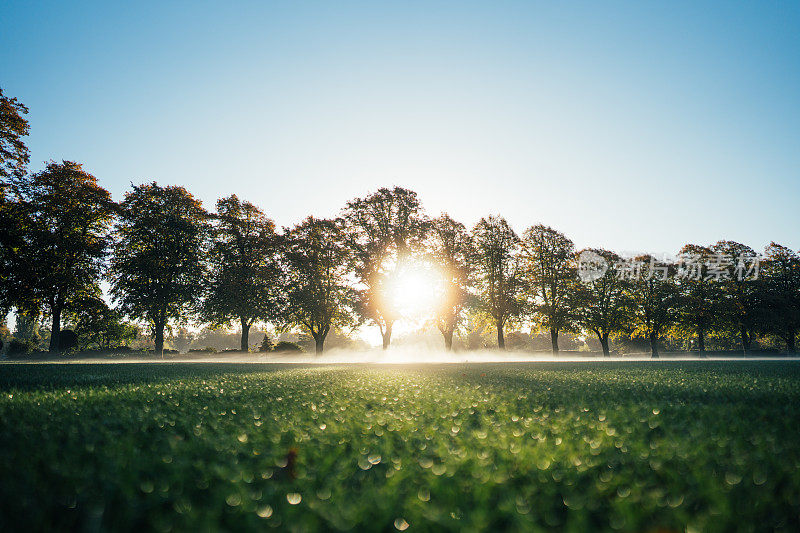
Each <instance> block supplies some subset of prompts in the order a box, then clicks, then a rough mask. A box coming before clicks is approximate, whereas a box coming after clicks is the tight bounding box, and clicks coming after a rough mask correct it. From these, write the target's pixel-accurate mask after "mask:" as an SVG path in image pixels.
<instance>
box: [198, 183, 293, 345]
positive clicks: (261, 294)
mask: <svg viewBox="0 0 800 533" xmlns="http://www.w3.org/2000/svg"><path fill="white" fill-rule="evenodd" d="M214 219H215V223H214V226H213V229H212V233H211V234H212V237H213V238H212V244H211V248H210V253H209V266H210V269H209V276H208V280H207V283H206V295H205V299H204V302H203V306H202V313H201V314H202V316H203V318H205V319H206V320H208V321H209V322H211V323H212V324H214V325H215V326H228V325H230V323H231V322H232V321H234V320H236V321H237V322H238V323H239V325H240V326H241V328H242V336H241V345H240V346H241V350H242V351H243V352H246V351H248V350H249V336H250V328H251V326H252V325H253V323H255V322H256V321H259V320H264V321H266V320H271V319H274V318H277V317H278V316H279V314H280V308H281V286H280V282H281V272H280V267H279V263H278V255H279V253H280V239H279V238H278V236H277V235H276V234H275V223H274V222H272V220H270V219H269V218H267V217H266V216H265V215H264V213H263V212H262V211H261V210H260V209H259V208H258V207H256V206H254V205H253V204H251V203H249V202H242V201H240V200H239V198H237V197H236V195H233V196H229V197H227V198H222V199H220V200H218V201H217V214H216V216H215V217H214Z"/></svg>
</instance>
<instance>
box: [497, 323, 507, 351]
mask: <svg viewBox="0 0 800 533" xmlns="http://www.w3.org/2000/svg"><path fill="white" fill-rule="evenodd" d="M503 325H504V324H503V323H502V322H498V323H497V347H498V348H499V349H501V350H505V349H506V338H505V337H504V336H503Z"/></svg>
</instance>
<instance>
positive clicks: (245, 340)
mask: <svg viewBox="0 0 800 533" xmlns="http://www.w3.org/2000/svg"><path fill="white" fill-rule="evenodd" d="M239 321H240V322H241V323H242V342H241V343H240V345H239V346H240V348H239V349H240V350H241V351H243V352H249V351H250V324H248V323H247V319H245V318H240V319H239Z"/></svg>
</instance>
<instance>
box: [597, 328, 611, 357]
mask: <svg viewBox="0 0 800 533" xmlns="http://www.w3.org/2000/svg"><path fill="white" fill-rule="evenodd" d="M597 337H598V338H599V339H600V346H602V347H603V357H608V356H610V355H611V350H609V349H608V333H604V334H603V335H599V334H598V335H597Z"/></svg>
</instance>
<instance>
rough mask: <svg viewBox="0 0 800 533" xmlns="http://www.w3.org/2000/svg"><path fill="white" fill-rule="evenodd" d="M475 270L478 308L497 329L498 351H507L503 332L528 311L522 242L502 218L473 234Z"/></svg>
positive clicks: (487, 221)
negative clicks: (522, 273) (525, 305)
mask: <svg viewBox="0 0 800 533" xmlns="http://www.w3.org/2000/svg"><path fill="white" fill-rule="evenodd" d="M472 239H473V242H474V245H475V255H474V257H473V262H472V264H473V268H474V271H475V279H476V285H477V288H478V299H479V302H478V308H479V309H480V311H481V312H482V313H483V314H485V315H487V316H488V317H490V318H491V320H492V321H493V323H494V326H495V328H496V329H497V347H498V348H500V349H501V350H505V348H506V343H505V337H504V336H503V328H504V327H505V325H506V323H507V322H509V321H512V320H514V319H515V318H517V317H519V316H520V315H521V314H522V312H523V309H524V291H523V288H524V284H523V281H522V277H521V268H520V260H519V251H520V239H519V237H518V236H517V234H516V233H515V232H514V230H513V229H511V226H509V225H508V222H506V219H504V218H502V217H499V216H494V215H492V216H489V217H487V218H482V219H481V220H480V221H479V222H478V224H477V225H476V226H475V228H473V230H472Z"/></svg>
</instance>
